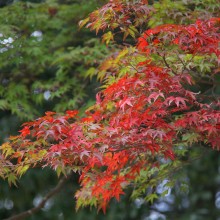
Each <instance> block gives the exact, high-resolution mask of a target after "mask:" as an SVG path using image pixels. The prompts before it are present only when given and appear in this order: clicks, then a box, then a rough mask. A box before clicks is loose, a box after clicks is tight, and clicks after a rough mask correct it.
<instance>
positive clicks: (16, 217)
mask: <svg viewBox="0 0 220 220" xmlns="http://www.w3.org/2000/svg"><path fill="white" fill-rule="evenodd" d="M70 177H71V174H69V175H68V176H63V177H62V178H61V179H60V181H59V182H58V184H57V185H56V186H55V187H54V188H53V189H52V190H51V191H50V192H49V193H48V194H46V196H45V197H44V198H43V199H42V201H41V202H40V203H39V204H38V205H37V206H36V207H33V208H31V209H29V210H26V211H24V212H21V213H19V214H17V215H14V216H12V217H9V218H7V219H4V220H22V219H25V218H27V217H29V216H31V215H33V214H34V213H36V212H38V211H40V210H41V209H42V208H43V207H44V206H45V204H46V202H47V201H48V200H49V199H50V198H51V197H53V196H54V195H56V194H57V193H59V192H60V191H61V189H62V188H63V186H64V185H65V183H66V182H67V180H68V179H69V178H70Z"/></svg>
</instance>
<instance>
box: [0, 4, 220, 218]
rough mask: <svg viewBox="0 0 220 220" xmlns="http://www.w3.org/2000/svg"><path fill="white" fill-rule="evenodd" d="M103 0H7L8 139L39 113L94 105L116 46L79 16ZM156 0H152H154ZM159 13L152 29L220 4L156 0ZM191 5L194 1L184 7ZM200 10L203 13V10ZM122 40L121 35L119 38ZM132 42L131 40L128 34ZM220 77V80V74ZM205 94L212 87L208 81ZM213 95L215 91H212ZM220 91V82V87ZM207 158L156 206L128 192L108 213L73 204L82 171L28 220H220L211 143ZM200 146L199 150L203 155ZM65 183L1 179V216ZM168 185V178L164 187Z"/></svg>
mask: <svg viewBox="0 0 220 220" xmlns="http://www.w3.org/2000/svg"><path fill="white" fill-rule="evenodd" d="M104 2H105V1H98V0H89V1H87V0H45V1H41V0H30V1H29V0H25V1H13V0H8V1H2V0H1V1H0V7H1V8H0V21H1V23H0V57H1V59H0V126H1V137H0V141H1V143H2V142H3V141H4V140H5V138H7V137H8V136H9V135H12V134H16V132H17V131H18V130H19V126H20V124H21V123H22V122H24V121H27V120H31V119H34V118H37V117H39V116H40V115H42V114H43V113H44V112H45V111H57V112H62V111H65V110H67V109H74V108H81V109H82V112H83V109H86V108H87V107H88V106H90V105H91V104H92V103H93V102H94V97H95V93H96V91H97V90H96V89H95V88H97V87H98V86H99V85H100V84H99V82H98V81H97V80H95V79H94V78H92V77H90V78H89V77H88V76H91V75H93V73H94V72H95V70H96V68H97V67H98V66H99V64H100V62H101V61H102V60H104V59H105V58H106V57H107V56H108V55H109V54H110V53H112V51H117V46H116V44H114V45H110V46H109V47H108V48H107V47H106V46H105V45H103V44H102V43H101V42H100V40H99V38H98V36H96V34H95V33H93V32H91V31H89V30H85V29H82V30H79V28H78V22H79V20H81V19H83V18H85V17H86V16H87V15H88V14H89V13H90V12H92V11H93V10H94V9H96V8H97V7H99V6H100V5H102V4H103V3H104ZM149 2H152V4H153V1H149ZM154 4H155V5H154V7H155V8H156V9H157V13H155V15H154V16H153V17H152V19H151V24H148V25H149V26H156V25H158V24H161V23H175V22H176V21H177V22H179V23H181V22H183V23H184V22H188V23H189V22H190V21H189V20H184V16H185V15H186V14H187V13H189V10H191V11H193V13H194V15H193V16H194V18H195V17H197V16H198V17H199V16H200V17H201V16H205V15H206V16H209V14H212V15H213V16H219V11H220V8H219V4H220V2H219V1H212V0H205V1H200V0H197V1H194V2H193V3H192V2H190V1H168V0H167V1H165V0H164V1H162V2H160V1H154ZM185 5H187V6H185ZM198 11H201V14H199V13H198ZM119 41H120V42H121V39H119ZM127 41H128V42H129V41H131V39H129V38H128V39H127ZM216 80H217V81H218V82H220V77H219V75H217V77H216ZM199 86H200V89H201V90H202V91H208V90H209V89H210V88H209V85H208V84H206V83H204V82H202V83H201V84H200V85H199ZM209 92H212V91H209ZM215 94H216V95H217V96H219V94H220V86H219V84H218V85H217V86H216V87H215ZM201 151H204V153H203V154H202V156H201V158H199V159H197V160H195V161H192V163H191V164H190V165H188V164H187V165H186V166H185V167H184V168H183V169H182V170H181V172H180V173H179V174H176V175H180V178H179V180H180V182H183V181H184V183H185V190H183V189H180V183H176V185H175V186H174V187H172V188H169V189H168V191H169V193H168V195H167V196H165V197H164V198H162V199H159V200H158V201H156V202H155V203H154V204H153V205H152V204H148V203H146V202H144V201H143V200H142V199H141V198H140V199H139V200H135V201H130V200H129V195H130V194H129V191H128V193H127V194H126V196H124V197H122V199H121V202H120V203H117V202H116V201H112V203H111V206H110V208H109V210H108V211H107V214H106V215H103V214H102V213H98V214H97V212H96V210H89V209H82V210H79V211H78V212H77V213H76V212H75V209H74V198H73V196H74V192H75V190H76V189H77V187H78V176H77V175H75V176H73V177H72V178H71V179H70V180H68V182H67V183H66V186H65V188H64V189H63V190H62V192H61V193H59V194H58V195H57V196H56V197H54V198H52V199H50V200H49V201H48V202H47V204H46V206H45V207H44V208H43V209H42V211H41V212H39V213H37V214H36V215H33V216H32V217H30V218H29V219H32V220H35V219H45V220H46V219H48V220H52V219H58V220H59V219H60V220H61V219H65V220H68V219H77V220H78V219H79V220H80V219H82V220H83V219H116V220H117V219H125V220H129V219H146V220H147V219H182V220H197V219H199V220H203V219H210V220H214V219H216V220H218V219H219V216H220V168H219V167H220V157H219V153H218V152H213V151H211V150H208V149H206V148H205V147H204V149H202V150H199V155H201ZM197 153H198V152H197V150H195V154H197ZM57 182H58V178H57V176H56V174H55V173H54V172H52V171H50V170H48V169H44V170H41V169H36V170H32V171H30V172H28V173H27V174H26V175H25V176H24V177H23V178H22V179H21V181H20V183H19V186H18V188H16V187H14V186H13V187H9V186H8V184H7V183H6V182H4V181H3V180H1V182H0V183H1V185H0V218H1V219H4V218H6V217H9V216H11V215H13V214H15V213H19V212H22V211H24V210H27V209H29V208H31V207H32V206H35V205H37V204H38V203H39V201H40V200H41V199H42V197H43V196H44V195H45V194H46V193H47V192H48V191H49V190H50V189H51V188H53V187H54V186H55V185H56V184H57ZM161 187H164V183H163V182H162V183H161V185H159V186H158V188H157V190H160V189H161Z"/></svg>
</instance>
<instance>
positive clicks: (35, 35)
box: [31, 31, 43, 41]
mask: <svg viewBox="0 0 220 220" xmlns="http://www.w3.org/2000/svg"><path fill="white" fill-rule="evenodd" d="M31 37H36V38H37V40H38V41H41V40H42V39H43V33H42V31H34V32H33V33H32V34H31Z"/></svg>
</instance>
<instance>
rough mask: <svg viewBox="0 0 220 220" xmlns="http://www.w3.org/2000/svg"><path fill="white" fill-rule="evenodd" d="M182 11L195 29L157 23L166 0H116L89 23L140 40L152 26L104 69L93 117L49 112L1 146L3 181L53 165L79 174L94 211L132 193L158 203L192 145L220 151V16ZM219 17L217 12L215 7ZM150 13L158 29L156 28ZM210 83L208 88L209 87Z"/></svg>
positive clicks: (83, 200) (197, 9)
mask: <svg viewBox="0 0 220 220" xmlns="http://www.w3.org/2000/svg"><path fill="white" fill-rule="evenodd" d="M166 2H167V3H170V1H164V4H165V3H166ZM173 4H178V1H177V2H176V3H173ZM173 4H171V3H170V4H167V8H166V9H167V10H168V9H170V8H172V7H173ZM165 5H166V4H165ZM180 5H182V6H183V7H184V8H183V9H182V10H183V11H185V10H186V11H187V13H188V14H189V16H188V19H189V20H186V21H184V22H185V23H184V22H183V20H181V19H177V20H178V21H179V23H180V24H164V25H159V26H156V25H158V23H157V22H156V18H157V16H158V15H157V13H160V10H159V9H160V7H159V6H158V3H154V4H151V5H149V6H148V4H147V2H146V1H137V2H136V1H135V2H134V3H132V1H131V2H130V1H122V0H121V1H119V0H115V1H110V2H109V3H108V4H107V5H105V6H103V7H102V8H101V9H99V10H97V11H95V12H93V13H92V14H91V15H90V17H89V18H88V19H86V20H84V21H82V22H81V23H80V24H81V25H84V24H86V23H88V24H87V26H88V27H91V28H92V29H95V30H96V31H99V29H106V28H110V29H112V30H114V31H117V28H118V27H121V29H120V30H121V31H122V32H123V33H124V37H123V38H124V39H125V38H126V37H127V36H128V35H131V36H132V37H133V38H135V34H136V32H137V33H139V32H141V30H142V28H143V27H142V26H140V25H143V26H144V25H145V28H147V27H148V26H152V28H150V29H148V30H146V31H145V32H143V33H142V35H141V36H140V37H139V39H138V43H137V46H135V47H131V46H125V47H123V49H122V50H121V51H120V52H118V53H116V54H113V55H112V56H111V57H109V58H108V59H106V60H105V61H104V62H103V63H102V64H100V66H99V69H98V71H99V73H98V77H99V78H100V79H102V80H103V81H104V86H103V89H102V90H101V91H100V92H98V93H97V95H96V104H95V105H94V106H91V107H90V108H89V109H87V111H86V114H87V116H85V117H79V116H78V111H76V110H68V111H66V113H64V114H57V113H55V112H46V115H45V116H43V117H40V118H38V119H36V120H35V121H32V122H26V123H24V124H23V128H22V129H21V130H20V135H18V136H11V137H10V138H9V142H6V143H4V144H3V145H2V146H1V150H2V154H3V158H2V163H3V164H7V169H6V170H4V169H2V170H1V173H0V174H1V176H2V177H3V178H7V179H8V181H9V183H10V184H11V183H14V182H16V180H17V178H18V177H20V176H21V175H23V174H24V173H25V172H26V171H27V170H28V169H29V168H32V167H35V166H37V165H40V166H43V167H44V166H49V167H52V168H53V169H54V170H56V172H57V174H58V175H60V174H61V173H63V174H64V175H66V174H67V173H69V172H71V171H74V172H78V173H79V174H80V182H81V186H82V188H81V189H80V190H78V191H77V193H76V198H77V208H79V207H81V206H86V205H91V206H95V207H98V208H99V209H100V208H102V209H103V210H104V211H105V209H106V206H107V204H108V203H109V201H110V199H111V198H116V199H117V200H119V199H120V196H121V195H122V194H124V190H125V188H128V187H131V188H132V189H133V192H132V197H133V198H140V197H143V198H144V199H145V200H146V201H149V202H153V201H154V200H155V199H157V198H158V197H159V196H161V195H159V194H158V193H157V192H156V190H155V189H156V186H157V185H158V184H159V183H161V182H162V181H163V180H164V179H165V178H166V179H167V181H168V184H167V185H169V186H173V185H174V184H175V178H174V177H175V174H176V172H178V170H179V169H180V168H181V167H182V166H183V164H184V160H185V158H184V157H185V156H186V153H187V152H190V150H189V151H188V148H189V147H191V146H192V147H199V146H200V147H201V146H203V145H205V146H206V147H207V146H208V147H212V148H213V149H219V147H220V146H219V141H220V138H219V133H220V132H219V130H220V127H219V124H220V112H219V105H220V103H219V99H218V97H217V96H218V92H217V91H216V88H217V86H218V85H219V58H220V57H219V56H220V51H219V47H218V46H219V41H220V34H219V26H220V18H214V17H213V18H210V17H211V13H210V12H209V11H208V13H207V17H208V19H205V20H201V19H198V20H195V19H192V18H194V16H195V15H194V14H196V15H198V16H201V15H202V14H204V11H203V4H202V3H201V4H198V5H197V4H196V3H195V5H192V4H183V2H180ZM180 5H179V7H180ZM210 5H211V4H210ZM213 5H215V2H214V3H213ZM168 6H169V7H168ZM151 10H152V11H156V12H155V13H151ZM210 11H213V15H216V14H217V12H216V11H217V10H216V7H214V6H213V7H212V10H210ZM114 12H115V13H114ZM121 13H122V15H121ZM140 13H144V14H145V15H146V18H145V19H146V21H145V23H143V22H141V21H139V19H141V18H142V17H143V16H142V14H141V16H140ZM199 13H200V14H199ZM174 14H175V13H174ZM112 15H114V16H113V17H112ZM168 15H169V13H168ZM115 16H116V17H115ZM148 16H149V17H148ZM150 16H152V18H155V22H154V23H151V24H149V23H150V21H151V20H148V19H149V18H151V17H150ZM130 17H131V18H132V19H131V20H130V21H129V19H130ZM207 17H206V18H207ZM118 18H120V19H119V23H117V25H118V26H116V24H115V22H117V20H118ZM147 18H148V19H147ZM171 18H172V17H171ZM174 18H175V16H174ZM164 20H165V22H164V23H172V22H171V21H170V20H168V21H167V20H166V19H165V18H164ZM191 20H192V21H193V23H192V24H188V23H189V22H190V21H191ZM128 21H129V22H128ZM133 22H134V23H133ZM182 22H183V23H184V24H181V23H182ZM107 24H109V25H107ZM131 25H133V26H134V28H135V29H134V28H133V26H131ZM154 25H155V27H154ZM125 27H126V28H125ZM137 27H138V28H137ZM129 30H133V32H131V31H129ZM110 31H111V30H110ZM114 34H115V33H112V32H107V35H104V36H103V40H104V41H106V42H107V43H109V42H110V40H113V39H114V38H113V35H114ZM204 79H205V80H206V81H205V84H206V85H207V84H208V85H209V90H206V91H203V87H202V86H201V88H199V86H200V85H201V84H202V83H203V81H204ZM210 91H211V92H210ZM187 159H188V158H187ZM166 193H167V190H164V192H161V193H160V194H162V195H165V194H166Z"/></svg>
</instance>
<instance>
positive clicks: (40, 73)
mask: <svg viewBox="0 0 220 220" xmlns="http://www.w3.org/2000/svg"><path fill="white" fill-rule="evenodd" d="M96 5H97V4H96V3H95V1H89V3H86V4H85V2H84V1H71V2H68V1H56V0H53V1H51V0H50V1H49V0H48V1H45V2H43V3H31V2H29V1H28V2H23V1H22V2H15V3H13V4H11V5H9V6H7V7H3V8H0V19H1V21H2V22H1V25H0V29H1V31H0V54H1V62H0V68H1V76H0V81H1V84H0V109H1V111H2V112H3V111H6V110H10V111H11V113H12V114H15V115H17V116H19V118H21V119H23V120H24V119H26V120H27V119H29V120H30V119H33V118H36V117H37V116H39V115H41V114H42V113H43V112H45V111H46V110H47V109H50V110H51V109H53V110H55V111H65V110H66V109H69V108H79V107H81V106H82V105H83V103H84V100H85V96H86V95H87V91H86V90H87V87H89V86H90V85H89V84H90V83H89V81H88V80H87V81H85V72H86V70H88V69H89V68H91V67H93V68H95V67H97V65H98V64H99V62H100V60H102V59H103V58H104V57H105V55H106V54H107V53H108V51H107V49H106V48H105V46H104V45H103V44H100V42H99V41H98V40H97V39H94V35H93V34H90V33H89V32H88V31H84V33H83V32H81V33H80V32H79V28H78V27H77V25H76V24H77V22H78V21H79V20H80V18H82V17H80V16H83V15H84V16H85V15H86V14H87V13H89V11H90V10H92V8H94V7H95V6H96ZM79 11H82V12H83V13H84V14H83V13H81V14H80V15H79ZM18 82H19V83H18ZM39 105H40V106H41V109H40V108H39Z"/></svg>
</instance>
